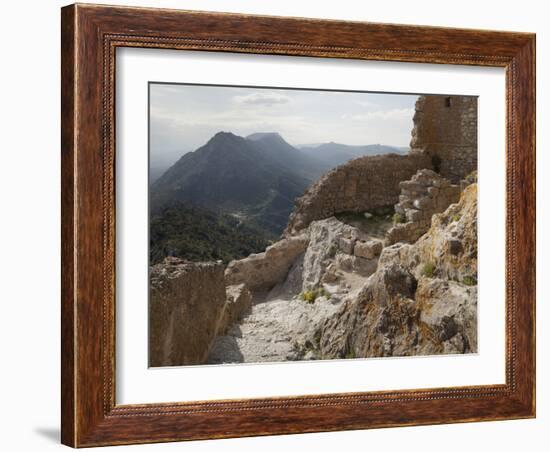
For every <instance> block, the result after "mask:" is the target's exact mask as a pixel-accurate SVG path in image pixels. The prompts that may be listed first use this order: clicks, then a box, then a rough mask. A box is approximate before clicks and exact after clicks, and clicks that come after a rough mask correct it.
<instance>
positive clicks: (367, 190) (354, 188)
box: [284, 153, 431, 236]
mask: <svg viewBox="0 0 550 452" xmlns="http://www.w3.org/2000/svg"><path fill="white" fill-rule="evenodd" d="M422 168H431V159H430V157H429V156H427V155H424V154H423V153H412V154H409V155H397V154H386V155H376V156H368V157H360V158H357V159H354V160H351V161H349V162H348V163H346V164H344V165H341V166H339V167H337V168H335V169H333V170H332V171H329V172H328V173H326V174H325V175H324V176H323V177H321V179H319V180H318V181H317V182H316V183H315V184H313V185H312V186H311V187H310V188H309V189H308V190H307V191H306V193H305V194H304V195H303V196H302V197H301V198H298V199H297V200H296V206H295V208H294V211H293V212H292V215H291V216H290V219H289V223H288V226H287V228H286V230H285V233H284V235H286V236H289V235H293V234H295V233H296V232H298V231H300V230H302V229H304V228H306V227H307V226H308V225H309V224H310V223H311V222H312V221H316V220H322V219H324V218H328V217H330V216H332V215H334V214H337V213H341V212H366V211H369V210H372V209H376V208H380V207H385V206H389V205H392V204H395V203H396V202H397V201H398V197H399V192H400V188H399V182H400V181H402V180H407V179H410V177H411V176H412V175H413V174H414V173H416V171H417V170H419V169H422Z"/></svg>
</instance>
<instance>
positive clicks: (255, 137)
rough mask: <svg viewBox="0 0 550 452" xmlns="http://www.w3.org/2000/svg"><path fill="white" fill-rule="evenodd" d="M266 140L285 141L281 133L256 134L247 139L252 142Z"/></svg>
mask: <svg viewBox="0 0 550 452" xmlns="http://www.w3.org/2000/svg"><path fill="white" fill-rule="evenodd" d="M265 138H276V139H279V140H283V141H285V140H284V138H283V137H282V136H281V134H280V133H279V132H256V133H252V134H250V135H248V136H247V137H246V139H247V140H251V141H257V140H263V139H265Z"/></svg>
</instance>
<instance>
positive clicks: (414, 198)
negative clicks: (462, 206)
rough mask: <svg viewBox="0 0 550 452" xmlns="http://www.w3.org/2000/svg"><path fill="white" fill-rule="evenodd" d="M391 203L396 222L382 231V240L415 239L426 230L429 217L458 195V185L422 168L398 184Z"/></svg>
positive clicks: (429, 220)
mask: <svg viewBox="0 0 550 452" xmlns="http://www.w3.org/2000/svg"><path fill="white" fill-rule="evenodd" d="M399 185H400V187H401V195H399V202H398V203H397V204H396V205H395V213H396V215H395V216H394V221H395V220H399V221H396V224H395V225H394V226H393V227H392V228H391V229H390V230H389V231H388V232H387V233H386V242H387V244H389V245H391V244H393V243H396V242H407V243H414V242H416V241H417V240H418V239H419V238H420V237H421V236H422V235H423V234H424V233H425V232H427V231H428V229H430V224H431V222H432V216H433V214H435V213H440V212H443V211H444V210H445V209H447V207H449V206H450V205H451V204H453V203H456V202H458V200H459V198H460V186H459V185H453V184H451V183H450V182H449V181H448V180H447V179H445V178H443V177H441V176H440V175H439V174H437V173H435V172H434V171H431V170H427V169H423V170H420V171H418V172H417V173H416V174H415V175H414V176H413V177H412V178H411V180H407V181H402V182H401V183H400V184H399Z"/></svg>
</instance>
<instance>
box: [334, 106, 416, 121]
mask: <svg viewBox="0 0 550 452" xmlns="http://www.w3.org/2000/svg"><path fill="white" fill-rule="evenodd" d="M413 115H414V108H396V109H393V110H385V111H384V110H378V111H369V112H367V113H361V114H357V115H344V116H345V118H343V119H351V120H353V121H372V120H377V119H382V120H385V121H388V120H390V121H391V120H394V121H395V120H400V119H412V117H413Z"/></svg>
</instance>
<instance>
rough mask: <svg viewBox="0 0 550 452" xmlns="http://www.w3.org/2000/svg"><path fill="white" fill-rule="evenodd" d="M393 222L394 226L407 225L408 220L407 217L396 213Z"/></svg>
mask: <svg viewBox="0 0 550 452" xmlns="http://www.w3.org/2000/svg"><path fill="white" fill-rule="evenodd" d="M392 220H393V224H398V223H405V221H406V218H405V215H403V214H402V213H397V212H396V213H394V214H393V217H392Z"/></svg>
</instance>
